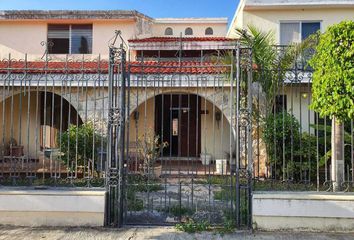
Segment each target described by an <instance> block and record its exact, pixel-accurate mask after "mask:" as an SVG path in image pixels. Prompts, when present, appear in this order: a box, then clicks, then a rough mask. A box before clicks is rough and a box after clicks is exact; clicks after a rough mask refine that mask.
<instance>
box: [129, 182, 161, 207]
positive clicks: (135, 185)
mask: <svg viewBox="0 0 354 240" xmlns="http://www.w3.org/2000/svg"><path fill="white" fill-rule="evenodd" d="M126 188H127V191H126V193H127V202H128V203H127V204H128V206H127V207H128V210H129V211H141V210H143V209H144V201H143V200H142V199H139V198H137V197H136V194H137V193H138V192H156V191H159V190H162V189H163V188H162V186H161V184H160V180H159V179H151V178H147V177H145V176H143V175H129V176H128V178H127V186H126Z"/></svg>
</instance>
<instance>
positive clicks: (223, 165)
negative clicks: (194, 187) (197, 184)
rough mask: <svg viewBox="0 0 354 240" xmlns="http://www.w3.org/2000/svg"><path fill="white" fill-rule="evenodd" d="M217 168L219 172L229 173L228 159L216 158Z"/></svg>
mask: <svg viewBox="0 0 354 240" xmlns="http://www.w3.org/2000/svg"><path fill="white" fill-rule="evenodd" d="M215 162H216V170H215V172H216V173H217V174H222V175H224V174H226V173H227V159H216V161H215Z"/></svg>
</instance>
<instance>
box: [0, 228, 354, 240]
mask: <svg viewBox="0 0 354 240" xmlns="http://www.w3.org/2000/svg"><path fill="white" fill-rule="evenodd" d="M0 239H1V240H3V239H4V240H5V239H6V240H10V239H11V240H20V239H36V240H37V239H44V240H45V239H60V240H65V239H84V240H91V239H95V240H99V239H102V240H103V239H104V240H110V239H115V240H116V239H124V240H133V239H161V240H162V239H163V240H169V239H174V240H175V239H176V240H177V239H180V240H189V239H190V240H198V239H201V240H209V239H210V240H211V239H259V240H273V239H283V240H293V239H294V240H302V239H304V240H305V239H306V240H308V239H316V240H325V239H343V240H346V239H348V240H349V239H350V240H352V239H354V233H293V232H255V233H249V232H236V233H233V234H227V235H224V236H221V235H219V234H216V233H213V232H205V233H197V234H187V233H184V232H179V231H177V230H176V229H175V228H173V227H129V228H123V229H107V228H49V227H45V228H44V227H42V228H29V227H9V226H0Z"/></svg>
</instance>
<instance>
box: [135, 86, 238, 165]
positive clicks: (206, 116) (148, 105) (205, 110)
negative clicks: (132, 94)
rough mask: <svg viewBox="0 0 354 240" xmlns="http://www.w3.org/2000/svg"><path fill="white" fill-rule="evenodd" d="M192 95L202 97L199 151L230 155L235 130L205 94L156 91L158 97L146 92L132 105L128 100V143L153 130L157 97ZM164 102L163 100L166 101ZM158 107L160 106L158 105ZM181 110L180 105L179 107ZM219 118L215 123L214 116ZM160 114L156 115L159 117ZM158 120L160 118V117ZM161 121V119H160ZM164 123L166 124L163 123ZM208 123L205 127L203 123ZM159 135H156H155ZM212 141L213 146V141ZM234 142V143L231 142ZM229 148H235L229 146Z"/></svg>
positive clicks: (222, 112)
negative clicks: (129, 104) (129, 105)
mask: <svg viewBox="0 0 354 240" xmlns="http://www.w3.org/2000/svg"><path fill="white" fill-rule="evenodd" d="M170 94H171V95H190V96H192V95H194V96H198V97H200V98H201V104H200V110H201V113H200V115H199V116H200V117H199V118H200V119H201V124H200V127H201V133H200V139H201V143H200V144H201V151H202V152H204V151H209V152H210V153H211V154H212V155H213V156H214V157H215V158H225V153H226V152H229V149H230V140H231V139H234V137H235V131H234V129H233V127H232V126H231V124H230V120H231V117H229V116H227V113H226V112H225V111H223V110H222V106H220V105H219V104H217V103H216V102H214V101H213V100H212V99H211V98H210V96H208V94H202V93H200V92H199V93H195V92H186V91H181V90H180V89H175V90H173V89H167V90H165V91H159V94H154V93H152V94H151V93H147V94H146V95H145V93H144V97H143V98H142V99H139V101H138V102H136V104H135V105H134V101H131V104H133V105H134V106H131V108H130V114H129V120H130V124H129V126H130V129H129V141H130V142H134V141H136V140H137V139H141V137H142V134H143V133H144V132H145V131H146V130H147V129H155V130H156V128H155V127H156V126H159V125H156V123H157V122H158V120H157V119H156V116H155V114H156V113H155V112H156V108H155V106H156V99H157V97H158V96H161V95H165V99H166V95H167V97H168V96H169V95H170ZM165 101H166V100H165ZM157 104H159V103H158V102H157ZM182 107H183V106H182ZM217 113H221V118H220V115H219V120H216V118H217V117H216V114H217ZM158 115H159V114H158ZM161 118H163V117H162V116H161ZM160 121H162V120H160ZM163 121H166V119H165V120H163ZM206 123H208V124H206ZM157 134H158V133H157ZM214 138H215V143H214V142H213V141H214V140H213V139H214ZM221 139H222V140H221ZM231 142H232V143H233V142H234V141H233V140H231ZM232 148H234V146H233V145H232Z"/></svg>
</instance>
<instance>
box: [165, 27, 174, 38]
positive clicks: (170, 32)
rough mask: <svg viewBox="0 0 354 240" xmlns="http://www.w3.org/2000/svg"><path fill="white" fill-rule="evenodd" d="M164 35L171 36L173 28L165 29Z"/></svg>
mask: <svg viewBox="0 0 354 240" xmlns="http://www.w3.org/2000/svg"><path fill="white" fill-rule="evenodd" d="M165 35H166V36H172V35H173V30H172V28H170V27H168V28H166V29H165Z"/></svg>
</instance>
